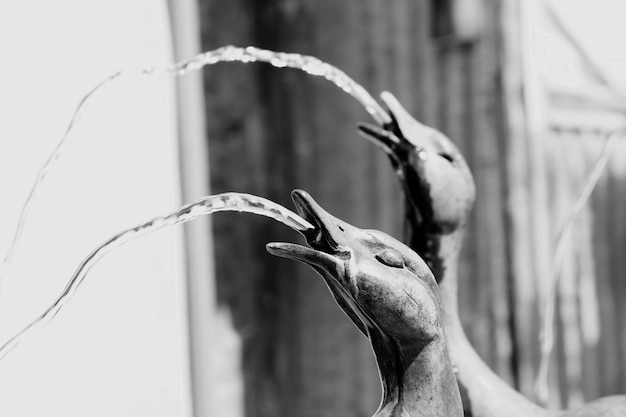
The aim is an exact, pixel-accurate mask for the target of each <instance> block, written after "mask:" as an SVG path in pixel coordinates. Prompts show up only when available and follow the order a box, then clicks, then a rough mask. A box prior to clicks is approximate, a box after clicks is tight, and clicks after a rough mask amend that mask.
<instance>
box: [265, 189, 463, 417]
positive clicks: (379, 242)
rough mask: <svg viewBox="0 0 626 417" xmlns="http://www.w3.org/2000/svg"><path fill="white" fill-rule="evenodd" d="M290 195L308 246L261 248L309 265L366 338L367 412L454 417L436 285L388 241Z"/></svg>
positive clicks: (412, 257) (405, 250) (456, 398)
mask: <svg viewBox="0 0 626 417" xmlns="http://www.w3.org/2000/svg"><path fill="white" fill-rule="evenodd" d="M292 198H293V201H294V204H295V206H296V208H297V211H298V214H299V215H300V216H301V217H303V218H304V219H305V220H307V221H308V222H310V223H311V224H312V225H314V226H315V228H314V229H312V230H310V231H306V232H303V234H304V236H305V239H306V242H307V245H308V246H301V245H298V244H294V243H283V242H275V243H269V244H268V245H267V250H268V252H269V253H271V254H273V255H276V256H280V257H285V258H291V259H295V260H298V261H301V262H303V263H305V264H307V265H309V266H311V267H312V268H313V269H314V270H315V271H316V272H317V273H318V274H320V275H321V276H322V278H323V279H324V281H325V283H326V285H327V286H328V288H329V289H330V292H331V293H332V295H333V296H334V298H335V300H336V301H337V304H338V305H339V306H340V307H341V309H342V310H343V311H344V313H345V314H346V315H347V316H348V317H349V318H350V320H351V321H352V322H353V323H354V324H355V325H356V326H357V327H358V329H359V330H360V331H361V332H362V333H363V334H364V335H365V336H366V337H367V338H368V339H369V342H370V344H371V346H372V350H373V351H374V355H375V357H376V363H377V366H378V371H379V375H380V379H381V384H382V387H383V396H382V400H381V404H380V406H379V408H378V410H377V411H376V413H375V415H374V416H375V417H418V416H420V417H421V416H423V417H426V416H428V417H436V416H441V417H444V416H446V417H460V416H462V415H463V408H462V403H461V397H460V393H459V390H458V386H457V383H456V380H455V378H454V371H453V369H452V364H451V362H450V359H449V354H448V351H447V348H446V338H445V334H444V330H443V323H442V314H443V313H442V308H441V299H440V296H439V288H438V286H437V283H436V281H435V279H434V277H433V274H432V272H431V271H430V269H429V268H428V266H427V265H426V263H425V262H424V261H423V260H422V259H421V258H420V257H419V256H418V255H417V254H416V253H415V252H414V251H412V250H411V249H410V248H409V247H407V246H406V245H404V244H403V243H400V242H399V241H397V240H395V239H394V238H392V237H390V236H388V235H386V234H384V233H382V232H379V231H376V230H365V229H359V228H357V227H354V226H352V225H350V224H348V223H346V222H344V221H342V220H340V219H338V218H336V217H334V216H332V215H330V214H329V213H327V212H326V211H324V210H323V209H322V208H321V207H320V206H319V205H318V204H317V203H316V202H315V201H314V200H313V199H312V198H311V197H310V196H309V195H308V194H307V193H306V192H304V191H300V190H295V191H293V193H292Z"/></svg>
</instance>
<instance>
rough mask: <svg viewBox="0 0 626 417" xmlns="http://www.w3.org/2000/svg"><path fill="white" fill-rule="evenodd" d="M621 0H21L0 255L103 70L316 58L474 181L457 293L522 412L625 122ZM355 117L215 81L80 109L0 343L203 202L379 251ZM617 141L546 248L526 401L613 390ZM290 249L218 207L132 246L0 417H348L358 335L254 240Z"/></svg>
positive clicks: (1, 380) (116, 88)
mask: <svg viewBox="0 0 626 417" xmlns="http://www.w3.org/2000/svg"><path fill="white" fill-rule="evenodd" d="M625 13H626V5H624V4H622V2H620V1H619V0H596V1H594V2H588V1H583V0H554V1H551V2H545V1H539V0H532V1H522V0H463V1H461V0H413V1H409V0H396V1H393V2H386V3H384V4H383V3H381V2H378V1H375V0H367V1H360V2H349V1H346V2H336V1H330V0H328V1H317V2H315V1H311V0H256V1H250V0H230V1H216V0H180V1H170V2H167V1H165V0H159V1H157V0H137V1H134V2H123V1H108V2H100V1H90V2H85V1H76V0H74V1H72V0H62V1H61V0H60V1H57V2H54V3H50V2H45V1H34V2H29V3H28V4H24V5H17V4H16V3H14V2H13V3H12V4H10V5H9V4H3V5H1V6H0V27H1V28H2V29H0V32H1V33H2V34H3V35H4V36H1V37H0V48H1V50H3V51H4V61H3V62H4V65H3V69H2V75H3V76H2V77H0V91H3V94H2V95H1V97H0V109H1V110H2V114H3V115H4V117H3V118H2V123H0V138H1V139H0V173H1V175H0V177H1V178H0V190H2V192H3V205H2V209H1V211H0V213H1V216H0V217H1V219H0V221H1V222H0V250H1V252H0V253H2V254H4V253H5V252H6V250H7V249H8V247H9V244H10V241H11V237H12V233H13V231H14V227H15V224H16V222H17V219H18V218H19V211H20V209H21V206H22V204H23V201H24V200H25V198H26V196H27V195H28V191H29V187H30V186H31V184H32V182H33V181H34V179H35V175H36V172H37V169H38V167H39V166H41V164H43V162H44V161H45V160H46V158H47V156H48V155H49V153H50V152H51V150H52V149H53V148H54V146H56V143H57V142H58V139H59V138H60V137H61V136H62V135H63V132H64V131H65V128H66V127H67V123H68V122H69V120H70V118H71V115H72V112H73V111H74V109H75V106H76V105H77V103H78V102H79V101H80V99H81V98H82V97H83V96H84V95H85V94H86V93H87V92H88V91H89V90H90V89H91V88H93V86H94V85H96V84H97V83H98V82H99V81H101V80H102V79H104V78H105V77H107V76H108V75H110V74H112V73H114V72H115V71H117V70H119V69H126V68H134V69H139V68H146V67H151V66H153V65H164V64H166V63H170V62H173V61H175V60H182V59H186V58H189V57H191V56H193V55H194V54H195V53H198V52H200V51H205V50H211V49H215V48H217V47H220V46H223V45H226V44H234V45H239V46H247V45H254V46H258V47H261V48H268V49H272V50H276V51H285V52H298V53H302V54H308V55H314V56H316V57H318V58H320V59H322V60H324V61H326V62H328V63H330V64H332V65H335V66H337V67H339V68H340V69H342V70H343V71H345V72H346V73H348V74H349V75H350V76H351V77H352V78H354V79H355V80H356V81H358V82H359V83H361V84H362V85H363V86H364V87H365V88H366V89H367V90H368V91H370V92H371V93H372V94H373V95H377V94H378V93H379V92H381V91H384V90H388V91H390V92H392V93H393V94H395V95H396V96H397V97H398V99H399V100H400V101H401V102H402V103H403V104H404V105H405V107H406V108H407V109H408V110H409V111H410V112H411V113H412V114H413V115H414V116H415V117H416V118H417V119H418V120H420V121H422V122H423V123H426V124H428V125H430V126H432V127H435V128H437V129H439V130H441V131H442V132H444V133H445V134H447V135H448V136H449V137H450V138H451V139H452V140H453V141H455V142H456V143H457V144H458V145H459V147H460V148H461V150H462V152H463V154H464V155H465V157H466V159H467V161H468V163H469V164H470V166H471V168H472V171H473V173H474V178H475V180H476V184H477V188H478V198H477V203H476V207H475V208H474V211H473V213H472V218H471V221H470V231H469V233H468V235H467V237H466V241H465V244H464V253H463V259H462V265H461V269H460V272H461V277H460V302H461V311H462V320H463V322H464V325H465V329H466V331H467V333H468V336H469V338H470V340H471V341H472V343H473V344H474V346H475V348H476V350H477V351H478V352H479V354H480V355H481V356H482V357H483V358H484V359H485V361H487V363H489V364H490V366H491V367H492V368H493V369H494V370H495V371H496V372H497V373H498V374H499V375H500V376H501V377H502V378H503V379H505V380H506V381H507V382H509V383H510V384H511V385H513V386H515V387H516V388H517V389H519V390H520V391H521V392H522V393H524V394H525V395H527V396H529V397H530V398H533V397H534V392H533V383H534V380H535V378H536V374H537V368H538V363H539V356H540V345H539V331H540V328H541V321H540V320H541V315H542V312H543V309H544V305H545V302H546V294H547V291H548V287H549V280H550V269H551V265H552V260H553V255H554V249H555V243H556V238H557V236H558V235H559V233H560V230H561V228H562V226H563V224H564V222H565V220H566V218H567V217H568V215H569V214H570V212H571V210H572V208H573V205H574V201H575V200H576V197H577V195H578V192H579V190H580V187H581V186H582V184H583V183H584V181H585V179H586V178H587V176H588V174H589V172H590V171H591V169H592V167H593V165H594V163H595V161H596V159H597V157H598V156H599V154H600V152H601V150H602V147H603V145H604V143H605V140H606V137H607V135H608V134H609V133H610V132H612V131H614V130H615V129H617V128H619V127H622V126H623V125H624V123H625V122H626V100H625V98H626V96H625V95H624V93H623V86H624V84H625V83H626V75H625V74H626V50H624V48H623V46H622V45H620V40H621V39H623V37H624V29H623V28H622V27H623V24H622V22H621V18H622V16H624V15H625ZM359 121H366V122H370V121H371V120H370V119H369V115H368V114H367V113H366V112H365V111H364V110H363V108H362V107H361V106H360V105H359V104H358V103H356V102H355V101H354V100H353V99H352V98H351V97H349V96H348V95H346V94H344V93H343V92H342V91H341V90H339V89H337V88H336V87H335V86H333V85H331V84H330V83H328V82H327V81H325V80H323V79H318V78H315V77H312V76H310V75H307V74H305V73H302V72H300V71H296V70H292V69H277V68H274V67H272V66H269V65H267V64H261V63H255V64H241V63H221V64H218V65H214V66H210V67H206V68H205V69H204V70H202V71H200V72H195V73H192V74H188V75H185V76H183V77H178V78H172V77H163V76H155V77H134V78H132V77H131V78H125V79H120V80H118V81H116V82H115V83H112V84H111V85H110V86H107V87H106V88H104V89H102V91H101V92H98V95H97V96H95V97H94V98H93V100H92V102H91V104H90V106H89V107H88V108H87V109H86V110H85V112H84V114H83V117H82V120H81V122H80V125H78V127H77V128H76V130H75V131H74V132H73V133H72V137H70V140H71V141H70V143H68V146H67V149H66V151H65V152H64V154H63V156H62V157H60V158H59V161H58V162H57V165H56V166H55V168H54V170H53V171H51V172H50V173H49V175H48V178H47V182H46V185H45V186H44V189H43V190H42V192H41V193H40V195H39V197H38V200H37V203H36V205H35V206H34V208H33V210H32V215H31V220H30V223H29V224H28V226H27V228H26V229H25V232H24V236H23V239H22V245H21V246H20V247H19V248H18V252H17V253H16V258H15V261H14V263H13V266H12V267H11V269H10V270H9V273H8V275H7V278H6V280H5V281H4V283H3V286H2V292H1V293H0V337H1V338H2V339H1V342H4V340H6V339H7V338H8V337H10V335H12V334H13V333H14V332H15V331H17V330H18V329H20V328H21V327H23V326H24V325H25V324H27V323H28V322H29V321H30V320H32V319H33V318H35V317H36V316H37V315H38V314H40V313H41V312H42V311H43V310H44V308H45V307H47V305H48V304H49V303H51V302H52V301H53V299H54V297H55V296H56V295H57V294H58V293H59V292H60V291H61V290H62V288H63V286H64V284H65V282H66V281H67V279H68V278H69V276H70V275H71V274H72V272H73V271H74V269H75V268H76V266H77V265H78V263H79V262H80V261H81V259H82V258H83V257H84V256H85V255H87V254H88V253H89V252H90V251H91V250H92V249H93V248H94V247H95V246H96V245H97V244H99V243H100V242H102V241H103V240H104V239H106V238H107V237H109V236H110V235H112V234H114V233H116V232H118V231H120V230H121V229H123V228H126V227H130V226H134V225H136V224H138V223H140V222H142V221H144V220H147V219H149V218H151V217H154V216H156V215H160V214H164V213H166V212H168V211H171V210H173V209H174V208H176V207H177V206H178V205H180V204H182V203H184V202H189V201H192V200H193V199H195V198H198V197H200V196H201V195H205V194H209V193H219V192H223V191H238V192H248V193H252V194H257V195H260V196H263V197H267V198H270V199H272V200H274V201H277V202H279V203H281V204H283V205H285V206H286V207H290V208H291V207H292V204H291V202H290V197H289V193H290V191H291V190H292V189H294V188H301V189H304V190H307V191H308V192H309V193H311V194H312V195H313V196H314V197H315V198H316V200H317V201H318V202H319V203H320V204H321V205H322V206H323V207H325V208H326V209H327V210H328V211H329V212H331V213H333V214H334V215H336V216H338V217H340V218H342V219H344V220H346V221H348V222H350V223H352V224H354V225H356V226H360V227H367V228H376V229H380V230H383V231H385V232H387V233H389V234H391V235H393V236H396V237H398V238H401V237H402V204H403V202H402V194H401V193H400V189H399V186H398V182H397V179H396V178H395V175H394V173H393V172H392V169H391V167H390V164H389V161H388V160H387V158H386V156H385V155H383V153H382V152H380V150H378V149H376V148H375V147H374V146H373V145H371V144H370V143H368V142H366V141H364V140H363V139H361V138H360V137H359V136H358V135H357V133H356V128H355V125H356V123H357V122H359ZM624 160H626V142H624V140H620V141H619V142H618V143H617V145H616V146H615V147H614V148H613V151H612V156H611V159H610V160H609V162H608V164H607V167H606V169H605V171H604V173H603V175H602V177H601V179H600V181H599V183H598V185H597V187H596V189H595V191H594V193H593V194H592V197H591V198H590V200H589V201H588V203H587V204H586V206H585V207H584V209H583V210H582V212H581V213H580V214H579V215H578V216H577V217H576V221H575V223H574V228H573V230H572V234H571V239H570V240H569V241H568V243H567V250H566V255H565V261H564V265H563V272H562V277H561V281H560V286H559V288H558V295H557V304H556V335H557V337H556V345H555V348H554V352H553V360H552V363H551V372H550V380H549V385H550V399H549V406H550V407H551V408H559V407H566V406H573V405H576V404H580V403H581V402H584V401H588V400H591V399H594V398H597V397H600V396H604V395H609V394H614V393H625V392H626V328H625V326H624V319H626V307H624V306H623V303H622V302H621V300H623V299H624V298H625V297H626V283H625V282H624V281H623V271H624V270H625V266H626V265H625V263H626V258H625V257H624V253H625V249H626V178H625V176H626V168H625V167H624V164H623V161H624ZM274 240H290V241H298V240H299V239H298V236H297V235H296V234H295V233H293V232H292V231H291V230H288V229H287V228H285V227H284V226H282V225H280V224H277V223H275V222H270V221H268V220H267V219H265V218H260V217H255V216H250V215H242V214H237V213H224V214H218V215H215V216H212V218H211V219H208V220H207V219H205V220H204V221H197V222H193V223H190V224H188V225H187V226H186V227H185V228H184V229H183V228H179V229H176V228H174V229H172V230H167V231H164V232H159V233H156V234H154V235H151V236H149V237H146V238H142V239H139V240H136V241H134V242H132V243H129V244H128V245H125V246H124V247H122V248H120V249H119V250H116V251H115V252H114V253H112V254H111V255H110V256H108V257H106V258H105V259H104V260H103V261H102V262H101V264H99V265H98V266H97V267H96V268H94V270H93V272H92V274H91V275H90V277H89V278H88V279H87V280H86V281H85V284H84V285H83V287H82V289H81V290H80V291H79V292H78V294H77V296H76V298H75V300H74V301H73V302H72V303H71V304H70V305H68V307H67V308H66V310H64V311H63V312H62V313H60V314H59V316H58V318H57V319H56V320H55V321H54V322H53V323H52V324H50V325H49V326H47V327H46V328H45V329H44V330H43V331H41V332H39V333H37V335H33V336H32V337H31V338H29V339H28V340H27V341H25V342H24V343H23V344H22V345H20V346H19V347H18V348H17V349H16V350H15V351H14V352H12V353H11V354H10V355H9V356H7V357H6V358H5V359H4V360H3V361H2V362H0V414H2V415H11V416H32V415H39V414H42V413H43V412H45V413H46V414H48V415H61V413H62V414H63V415H64V416H74V415H76V416H79V415H80V416H84V415H116V416H144V415H145V416H194V417H205V416H215V415H220V416H222V417H227V416H228V417H230V416H232V417H244V416H245V417H266V416H267V417H280V416H298V417H308V416H311V417H312V416H316V417H318V416H336V415H343V416H355V417H357V416H358V417H360V416H368V415H371V414H373V412H374V411H375V409H376V407H377V405H378V402H379V400H380V385H379V381H378V376H377V373H376V368H375V363H374V358H373V355H372V353H371V351H370V347H369V343H368V342H367V340H366V339H365V338H364V337H363V336H362V335H361V334H360V333H358V331H357V330H356V328H354V326H353V325H352V324H351V322H350V321H349V320H348V319H347V318H346V317H345V316H344V315H343V313H342V312H341V311H340V310H339V308H337V306H336V305H335V303H334V301H333V299H332V297H330V296H329V293H328V290H327V289H326V288H325V286H324V284H323V282H322V280H321V279H320V278H319V277H318V276H317V275H316V274H315V273H314V272H313V271H311V270H309V269H307V268H306V267H304V266H301V265H297V264H295V263H294V262H292V261H288V260H284V259H277V258H274V257H271V256H270V255H268V254H267V253H266V252H265V244H266V243H267V242H269V241H274Z"/></svg>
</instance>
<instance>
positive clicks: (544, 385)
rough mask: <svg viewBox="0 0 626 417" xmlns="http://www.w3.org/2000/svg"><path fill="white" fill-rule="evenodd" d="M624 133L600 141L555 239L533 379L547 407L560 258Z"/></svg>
mask: <svg viewBox="0 0 626 417" xmlns="http://www.w3.org/2000/svg"><path fill="white" fill-rule="evenodd" d="M625 132H626V129H624V128H622V129H619V130H617V131H614V132H613V133H611V134H610V135H609V136H608V138H607V139H606V141H605V142H604V146H603V148H602V152H601V153H600V156H599V157H598V160H597V161H596V163H595V166H594V167H593V170H592V171H591V173H590V174H589V176H588V177H587V179H586V181H585V182H584V184H583V186H582V188H581V191H580V193H579V195H578V198H577V199H576V202H575V204H574V207H573V208H572V211H571V212H570V214H569V216H568V217H567V220H566V221H565V223H564V224H563V227H562V228H561V232H560V234H559V237H558V240H557V244H556V249H555V251H554V258H553V262H552V270H551V271H550V289H549V291H548V295H547V297H546V304H545V310H544V314H543V324H542V328H541V333H540V341H541V358H540V362H539V370H538V372H537V379H536V380H535V395H536V396H537V401H539V403H541V404H544V405H545V404H547V402H548V397H549V390H548V371H549V369H550V359H551V356H552V350H553V349H554V311H555V305H556V292H557V289H558V285H559V278H560V276H561V268H562V266H563V259H564V257H565V248H566V243H567V241H568V240H569V238H570V235H571V233H572V228H573V227H574V220H575V219H576V216H578V214H579V213H580V212H581V211H582V210H583V208H584V207H585V205H586V204H587V201H588V200H589V197H590V196H591V193H592V191H593V190H594V188H595V186H596V184H597V183H598V180H599V179H600V176H601V175H602V173H603V172H604V169H605V168H606V164H607V162H608V160H609V158H610V156H611V152H612V150H613V148H614V147H615V145H616V144H617V142H618V140H619V139H620V138H622V137H623V136H624V133H625Z"/></svg>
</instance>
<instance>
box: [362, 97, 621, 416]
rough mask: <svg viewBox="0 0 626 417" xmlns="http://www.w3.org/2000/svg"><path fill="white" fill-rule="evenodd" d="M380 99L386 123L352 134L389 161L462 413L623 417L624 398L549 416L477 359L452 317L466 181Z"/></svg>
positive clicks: (440, 148) (440, 141)
mask: <svg viewBox="0 0 626 417" xmlns="http://www.w3.org/2000/svg"><path fill="white" fill-rule="evenodd" d="M382 99H383V101H384V102H385V104H386V105H387V107H388V108H389V111H390V113H391V116H392V119H393V120H392V122H391V123H390V124H387V125H385V126H383V128H379V127H377V126H372V125H367V124H361V125H359V130H360V132H361V133H362V135H364V136H365V137H366V138H367V139H368V140H371V141H373V142H374V143H375V144H377V145H378V146H380V147H381V148H382V149H383V150H384V151H385V152H386V153H387V154H388V155H389V157H390V160H391V163H392V166H393V167H394V169H395V171H396V173H397V175H398V178H399V180H400V182H401V184H402V189H403V191H404V194H405V202H406V211H405V215H406V221H407V233H408V240H407V242H408V244H409V246H410V247H411V248H412V249H414V250H415V251H416V252H417V253H418V254H419V255H420V256H422V257H423V258H424V260H425V261H426V262H427V263H428V265H429V266H430V267H431V269H432V270H433V273H434V275H435V277H436V279H437V282H438V283H439V287H440V289H441V297H442V301H443V306H444V322H445V330H446V336H447V338H448V348H449V351H450V355H451V359H452V361H453V363H454V364H455V367H456V369H457V379H458V381H459V383H460V385H461V386H462V387H463V388H464V390H465V391H466V392H467V399H466V401H467V403H466V404H465V407H466V409H467V410H466V411H469V412H470V413H471V414H472V415H474V416H476V417H495V416H520V417H521V416H555V415H559V416H581V417H582V416H626V396H611V397H605V398H601V399H599V400H596V401H593V402H590V403H588V404H585V405H583V406H581V407H578V408H576V409H572V410H566V411H549V410H547V409H544V408H542V407H540V406H538V405H537V404H535V403H533V402H532V401H530V400H529V399H527V398H526V397H524V396H523V395H521V394H520V393H519V392H517V391H515V390H514V389H513V388H511V387H510V386H509V385H508V384H507V383H506V382H504V381H503V380H502V379H500V378H499V377H498V376H497V375H496V374H495V373H494V372H493V371H492V370H491V369H490V368H489V367H488V366H487V364H486V363H485V362H484V361H483V360H482V359H481V358H480V357H479V356H478V354H477V353H476V351H475V350H474V349H473V347H472V346H471V344H470V343H469V340H468V339H467V337H466V335H465V332H464V331H463V328H462V326H461V321H460V319H459V315H458V299H457V282H458V260H459V253H460V249H461V244H462V240H463V236H464V234H465V229H466V225H467V217H468V214H469V212H470V210H471V208H472V207H473V204H474V200H475V198H476V192H475V185H474V180H473V177H472V174H471V172H470V170H469V168H468V166H467V163H466V162H465V160H464V158H463V156H462V155H461V153H460V152H459V150H458V148H457V147H456V146H455V145H454V144H453V143H452V141H451V140H450V139H449V138H447V137H446V136H445V135H443V134H442V133H441V132H439V131H437V130H435V129H432V128H430V127H428V126H425V125H423V124H421V123H420V122H418V121H417V120H415V119H414V118H413V117H412V116H411V115H410V114H409V113H408V112H407V111H406V110H405V109H404V107H402V105H401V104H400V103H399V102H398V100H397V99H396V98H395V97H394V96H393V95H391V94H390V93H383V94H382Z"/></svg>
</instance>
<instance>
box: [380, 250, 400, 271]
mask: <svg viewBox="0 0 626 417" xmlns="http://www.w3.org/2000/svg"><path fill="white" fill-rule="evenodd" d="M374 257H375V258H376V260H377V261H378V262H380V263H381V264H383V265H387V266H390V267H392V268H403V267H404V261H403V260H402V256H400V254H399V253H398V252H395V251H393V250H391V249H385V250H383V251H381V252H378V253H377V254H376V255H374Z"/></svg>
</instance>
